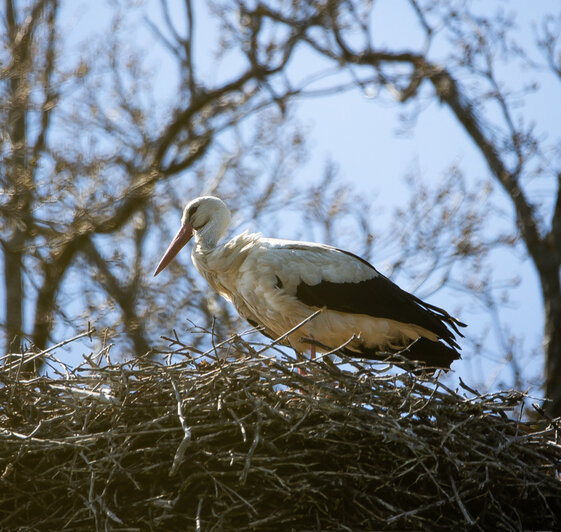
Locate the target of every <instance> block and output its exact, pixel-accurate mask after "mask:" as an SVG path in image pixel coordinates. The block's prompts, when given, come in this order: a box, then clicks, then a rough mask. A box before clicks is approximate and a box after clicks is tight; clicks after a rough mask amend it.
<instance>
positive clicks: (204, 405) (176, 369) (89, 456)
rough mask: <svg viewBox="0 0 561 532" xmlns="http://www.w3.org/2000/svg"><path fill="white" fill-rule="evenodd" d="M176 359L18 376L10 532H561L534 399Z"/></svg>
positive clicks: (6, 388) (553, 430)
mask: <svg viewBox="0 0 561 532" xmlns="http://www.w3.org/2000/svg"><path fill="white" fill-rule="evenodd" d="M177 351H179V352H181V353H183V355H184V358H183V359H182V360H183V361H182V362H181V363H178V364H170V363H166V361H165V359H162V362H161V363H158V362H154V361H139V360H137V361H134V362H126V363H112V362H111V361H110V360H109V359H108V358H105V359H104V361H103V364H102V365H99V364H100V362H101V360H100V359H101V358H102V356H101V355H104V354H105V353H101V354H100V356H99V357H97V358H96V357H91V358H89V359H88V360H89V363H88V364H85V365H82V366H81V367H79V368H77V369H74V370H73V371H69V372H68V373H66V374H65V372H64V371H62V372H60V373H61V374H60V375H59V376H58V377H56V378H35V379H32V380H24V379H22V378H21V376H18V374H17V368H16V367H15V364H13V363H12V364H5V365H4V368H3V370H2V372H1V373H0V377H1V379H2V387H1V389H0V396H1V398H0V528H1V529H10V530H18V529H20V530H201V531H208V530H220V531H222V530H291V529H292V530H353V531H356V530H372V529H376V530H378V529H387V530H393V529H399V530H403V529H430V530H439V529H441V530H449V529H452V528H458V527H459V528H460V529H466V528H469V529H474V530H477V529H480V530H491V529H492V530H501V529H504V530H519V529H525V528H531V529H551V528H555V527H558V526H560V521H559V516H560V515H561V481H560V479H559V467H560V462H561V445H560V434H559V425H558V424H557V425H556V422H554V421H551V420H549V421H548V420H543V421H542V422H540V423H537V424H534V425H532V426H530V425H528V424H524V423H520V422H517V421H514V420H512V419H509V418H508V417H507V416H506V415H505V411H510V410H512V409H514V408H517V407H519V406H520V404H521V401H522V399H523V397H524V396H523V394H521V393H515V392H508V393H498V394H492V395H485V396H479V395H475V394H472V393H469V392H467V390H466V391H465V392H464V391H462V392H461V393H458V392H455V391H453V390H450V389H448V388H446V387H445V386H444V385H442V384H441V383H439V382H438V381H436V380H434V379H432V378H429V377H419V376H413V375H411V374H409V373H403V374H399V375H388V374H387V373H381V372H379V371H378V370H379V369H380V365H379V364H378V365H376V364H373V365H357V366H356V367H355V368H352V369H348V368H349V366H348V365H347V366H344V367H341V366H336V365H334V364H333V363H327V361H326V360H323V361H318V362H309V361H308V362H306V363H305V364H306V365H307V369H308V372H309V373H308V374H307V375H299V374H298V373H297V372H295V371H294V364H291V363H290V360H288V361H287V357H286V355H281V356H280V357H279V354H278V353H275V351H274V348H270V349H268V350H266V351H263V350H261V352H259V351H258V348H257V347H256V346H252V345H249V344H247V343H245V342H242V341H241V340H239V339H234V340H232V341H230V342H229V343H227V344H225V345H223V346H221V347H219V348H215V349H214V350H213V351H212V352H211V353H207V355H206V356H204V357H201V356H198V357H196V358H193V357H192V356H191V355H190V354H189V353H191V354H192V353H193V351H192V350H190V349H189V348H188V347H186V346H183V347H182V346H179V349H178V350H177ZM217 354H220V357H218V356H217ZM225 355H227V357H226V358H223V357H224V356H225ZM49 356H52V355H49ZM50 363H51V365H53V364H55V362H54V359H53V358H51V362H50ZM53 367H58V368H59V369H60V367H61V366H59V365H55V366H53ZM557 423H558V422H557Z"/></svg>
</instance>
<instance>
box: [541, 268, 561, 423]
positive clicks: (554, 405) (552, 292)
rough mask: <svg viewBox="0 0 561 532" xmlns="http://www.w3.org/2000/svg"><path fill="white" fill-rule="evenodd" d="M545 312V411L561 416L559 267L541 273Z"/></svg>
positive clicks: (560, 300)
mask: <svg viewBox="0 0 561 532" xmlns="http://www.w3.org/2000/svg"><path fill="white" fill-rule="evenodd" d="M540 278H541V285H542V292H543V302H544V310H545V330H544V346H543V347H544V352H545V396H546V397H547V398H548V399H549V401H547V402H546V404H545V410H546V411H547V413H548V414H549V415H550V416H552V417H559V416H561V284H560V281H559V266H558V265H557V267H553V268H550V269H548V270H547V271H546V272H540Z"/></svg>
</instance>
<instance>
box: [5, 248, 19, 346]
mask: <svg viewBox="0 0 561 532" xmlns="http://www.w3.org/2000/svg"><path fill="white" fill-rule="evenodd" d="M18 248H19V246H18V245H17V244H15V245H14V242H13V240H12V241H11V242H10V243H7V244H5V245H4V284H5V292H6V305H5V307H4V308H5V309H6V345H5V351H4V352H5V353H6V354H8V353H20V352H21V338H22V328H23V308H22V301H23V280H22V262H21V261H22V253H21V250H20V249H18Z"/></svg>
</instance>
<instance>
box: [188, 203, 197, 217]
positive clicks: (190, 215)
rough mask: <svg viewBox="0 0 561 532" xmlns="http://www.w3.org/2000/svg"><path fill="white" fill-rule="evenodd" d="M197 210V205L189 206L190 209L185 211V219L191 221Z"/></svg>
mask: <svg viewBox="0 0 561 532" xmlns="http://www.w3.org/2000/svg"><path fill="white" fill-rule="evenodd" d="M198 208H199V206H198V205H191V207H189V210H188V211H187V219H188V220H192V219H193V216H194V215H195V213H196V212H197V209H198Z"/></svg>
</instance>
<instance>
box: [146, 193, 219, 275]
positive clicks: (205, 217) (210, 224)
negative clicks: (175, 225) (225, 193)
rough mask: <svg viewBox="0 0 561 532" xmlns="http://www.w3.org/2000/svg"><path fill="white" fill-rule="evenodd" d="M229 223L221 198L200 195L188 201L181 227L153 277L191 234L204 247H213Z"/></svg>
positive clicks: (177, 251) (171, 258) (185, 242)
mask: <svg viewBox="0 0 561 532" xmlns="http://www.w3.org/2000/svg"><path fill="white" fill-rule="evenodd" d="M229 223H230V211H229V210H228V207H226V204H225V203H224V202H223V201H222V200H221V199H219V198H215V197H214V196H201V197H200V198H197V199H194V200H193V201H190V202H189V203H188V204H187V205H186V206H185V209H184V210H183V216H182V217H181V227H180V229H179V231H178V232H177V234H176V235H175V237H174V239H173V240H172V242H171V244H170V245H169V247H168V249H167V251H166V252H165V253H164V256H163V257H162V260H160V263H159V264H158V267H157V268H156V271H155V272H154V277H155V276H156V275H158V274H159V273H160V272H161V271H162V270H163V269H164V268H165V267H166V266H167V265H168V264H169V263H170V262H171V261H172V260H173V258H174V257H175V256H176V255H177V254H178V253H179V250H180V249H181V248H182V247H183V246H184V245H185V244H187V242H189V240H191V237H192V236H193V235H194V236H195V239H196V240H197V242H198V243H200V244H201V245H202V246H203V247H204V248H213V247H214V246H216V243H217V242H218V241H219V240H220V238H221V237H222V235H223V234H224V233H225V232H226V229H227V228H228V224H229Z"/></svg>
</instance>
